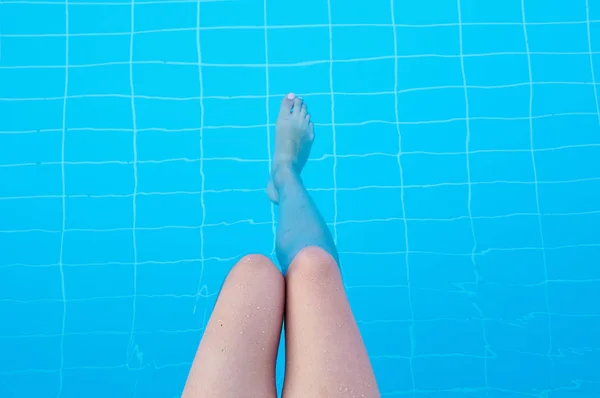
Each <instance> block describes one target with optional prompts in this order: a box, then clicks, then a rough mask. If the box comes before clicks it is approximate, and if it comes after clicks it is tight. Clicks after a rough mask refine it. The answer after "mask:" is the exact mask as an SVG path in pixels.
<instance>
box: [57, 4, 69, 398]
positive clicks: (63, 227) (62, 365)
mask: <svg viewBox="0 0 600 398" xmlns="http://www.w3.org/2000/svg"><path fill="white" fill-rule="evenodd" d="M68 92H69V2H68V0H65V89H64V99H63V109H62V133H61V151H60V152H61V155H60V157H61V166H60V172H61V187H62V188H61V190H62V195H61V205H62V224H61V233H60V249H59V260H58V263H59V272H60V285H61V295H62V301H63V303H62V304H63V308H62V309H63V316H62V322H61V337H60V371H59V385H58V393H57V398H60V397H61V395H62V392H63V383H64V377H63V376H64V368H65V329H66V323H67V294H66V286H65V270H64V261H63V260H64V246H65V245H64V244H65V230H66V227H67V214H66V211H67V199H66V197H67V194H66V181H65V164H64V161H65V141H66V133H67V96H68Z"/></svg>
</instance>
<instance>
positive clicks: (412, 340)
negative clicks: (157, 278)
mask: <svg viewBox="0 0 600 398" xmlns="http://www.w3.org/2000/svg"><path fill="white" fill-rule="evenodd" d="M390 12H391V18H392V25H393V28H392V29H393V33H394V43H393V45H394V112H395V118H396V132H397V133H398V154H397V162H398V172H399V174H400V205H401V207H402V218H404V246H405V248H404V250H405V251H406V254H405V255H404V263H405V266H406V284H407V288H408V308H409V310H410V319H411V324H410V326H409V336H410V360H409V368H410V378H411V385H412V396H413V397H415V396H416V382H415V372H414V365H413V363H414V357H415V346H416V335H415V327H416V325H415V311H414V307H413V301H412V289H411V284H410V266H409V262H408V258H409V252H410V249H409V244H408V222H407V221H406V206H405V200H404V172H403V168H402V161H401V159H400V158H401V156H402V134H401V131H400V124H399V122H400V115H399V110H398V107H399V106H400V105H399V102H398V73H399V71H398V58H397V57H396V55H397V53H398V37H397V34H396V16H395V14H396V12H395V8H394V0H390Z"/></svg>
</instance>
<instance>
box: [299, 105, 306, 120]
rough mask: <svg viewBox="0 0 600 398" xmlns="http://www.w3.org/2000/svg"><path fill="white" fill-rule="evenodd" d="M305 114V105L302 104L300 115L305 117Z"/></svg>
mask: <svg viewBox="0 0 600 398" xmlns="http://www.w3.org/2000/svg"><path fill="white" fill-rule="evenodd" d="M306 114H307V110H306V103H303V104H302V108H300V115H301V116H303V117H305V116H306Z"/></svg>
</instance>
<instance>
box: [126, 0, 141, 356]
mask: <svg viewBox="0 0 600 398" xmlns="http://www.w3.org/2000/svg"><path fill="white" fill-rule="evenodd" d="M129 6H130V7H131V8H130V14H131V15H130V18H131V20H130V24H131V34H130V36H129V90H130V91H131V103H130V106H131V122H132V139H133V143H132V147H133V163H132V164H133V195H132V223H133V227H132V229H131V233H132V244H133V300H132V301H133V302H132V307H133V308H132V318H131V330H130V333H129V343H128V344H127V364H128V366H129V362H130V361H131V359H133V357H137V359H138V360H140V358H141V356H140V352H139V348H138V346H137V345H136V344H135V326H136V309H137V276H138V275H137V271H138V270H137V262H138V253H137V235H136V227H137V193H138V167H137V161H138V153H137V133H138V131H137V119H136V112H135V95H134V84H133V39H134V35H133V32H134V28H135V0H131V2H130V4H129ZM140 367H141V360H140Z"/></svg>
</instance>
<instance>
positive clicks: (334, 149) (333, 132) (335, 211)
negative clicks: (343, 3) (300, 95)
mask: <svg viewBox="0 0 600 398" xmlns="http://www.w3.org/2000/svg"><path fill="white" fill-rule="evenodd" d="M327 21H328V28H329V90H330V100H331V135H332V138H331V142H332V148H331V150H332V152H333V153H332V156H333V228H332V229H333V242H334V243H335V244H336V245H337V243H338V234H337V226H336V224H337V217H338V201H337V143H336V140H337V137H336V129H335V95H334V92H333V26H332V24H331V0H327Z"/></svg>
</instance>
